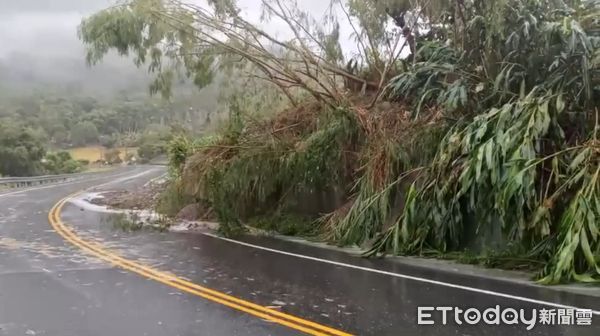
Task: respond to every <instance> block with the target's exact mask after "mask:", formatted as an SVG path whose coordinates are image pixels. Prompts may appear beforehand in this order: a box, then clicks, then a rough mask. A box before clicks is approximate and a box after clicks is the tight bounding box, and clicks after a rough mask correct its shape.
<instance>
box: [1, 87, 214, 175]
mask: <svg viewBox="0 0 600 336" xmlns="http://www.w3.org/2000/svg"><path fill="white" fill-rule="evenodd" d="M3 94H5V95H6V98H4V99H2V100H0V127H1V128H0V131H1V134H0V141H1V143H2V146H1V148H0V156H1V158H2V160H1V161H2V164H1V167H0V174H3V175H34V174H45V173H54V172H69V171H72V170H74V169H75V166H74V165H73V164H72V163H70V167H65V168H68V169H66V170H65V171H61V170H60V169H58V168H57V167H61V166H60V165H59V166H52V167H49V166H47V165H44V164H42V161H43V160H42V159H44V155H45V153H46V152H54V151H58V152H60V151H61V150H62V149H65V150H67V149H71V148H73V147H97V146H103V147H105V148H108V149H111V148H114V147H140V148H141V151H140V153H139V155H140V158H141V159H142V162H144V161H149V160H151V159H153V158H155V157H156V156H159V155H162V154H166V147H167V143H168V141H169V140H170V139H171V137H172V134H176V133H181V132H191V128H192V127H195V130H194V132H201V131H202V130H203V126H202V125H204V124H205V118H206V116H207V112H206V111H205V110H204V108H203V107H202V106H212V103H207V104H196V103H195V102H196V99H197V98H195V97H187V98H186V97H179V99H178V100H177V102H176V103H175V102H166V101H162V100H160V99H153V98H148V97H145V96H143V97H141V98H140V97H138V98H127V97H121V98H119V97H115V98H113V99H112V100H108V99H107V100H96V99H94V98H90V97H79V96H72V95H70V94H67V93H60V92H51V91H50V90H48V93H46V94H44V95H41V94H40V95H38V94H35V95H24V94H22V93H18V92H13V93H6V92H4V93H3ZM213 100H216V99H214V98H213ZM190 105H194V106H201V108H197V107H196V108H192V107H191V106H190ZM191 120H193V122H191ZM109 155H110V153H109ZM123 156H124V155H123ZM47 159H48V160H49V161H52V162H54V161H55V158H54V157H49V158H47ZM123 159H125V157H122V158H121V160H123ZM97 160H100V158H97V159H95V160H90V161H91V163H95V161H97ZM106 161H108V162H109V163H119V160H113V159H111V160H106ZM46 168H47V169H46ZM57 169H58V170H57Z"/></svg>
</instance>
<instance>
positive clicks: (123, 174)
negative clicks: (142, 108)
mask: <svg viewBox="0 0 600 336" xmlns="http://www.w3.org/2000/svg"><path fill="white" fill-rule="evenodd" d="M152 170H153V169H148V170H145V171H142V173H138V174H135V175H132V176H127V175H129V174H133V173H134V172H136V171H135V170H134V171H129V172H124V173H119V174H115V175H110V174H107V175H104V176H95V177H93V178H91V179H81V180H75V181H69V182H63V183H50V184H48V185H44V186H41V187H32V188H26V189H20V190H16V191H11V192H7V193H4V194H0V198H2V197H5V196H11V195H18V194H24V193H26V192H29V191H36V190H42V189H49V188H55V187H62V186H68V185H71V184H75V183H81V182H89V181H96V180H100V179H103V178H107V177H112V178H120V177H122V176H127V179H132V178H136V177H139V176H141V175H145V174H148V173H149V172H151V171H152ZM115 182H118V181H110V182H108V183H103V184H101V185H97V186H92V187H90V188H86V189H85V190H88V189H93V188H100V187H104V186H105V185H109V184H112V183H115Z"/></svg>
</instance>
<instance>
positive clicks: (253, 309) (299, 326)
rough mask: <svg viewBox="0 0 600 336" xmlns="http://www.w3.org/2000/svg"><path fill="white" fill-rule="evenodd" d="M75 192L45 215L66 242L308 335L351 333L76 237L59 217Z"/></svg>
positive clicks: (201, 295)
mask: <svg viewBox="0 0 600 336" xmlns="http://www.w3.org/2000/svg"><path fill="white" fill-rule="evenodd" d="M74 196H75V194H74V195H71V196H67V197H65V198H63V199H62V200H60V201H59V202H58V203H56V204H55V205H54V206H53V207H52V209H51V210H50V213H49V214H48V220H49V221H50V224H51V225H52V228H53V229H54V230H55V231H56V232H57V233H58V234H59V235H61V236H62V237H63V238H64V239H65V240H66V241H68V242H70V243H71V244H73V245H75V246H77V247H79V248H80V249H82V250H84V251H85V252H87V253H89V254H91V255H93V256H95V257H97V258H99V259H101V260H104V261H106V262H108V263H110V264H112V265H114V266H118V267H120V268H123V269H126V270H128V271H131V272H133V273H137V274H139V275H141V276H144V277H146V278H149V279H152V280H155V281H158V282H160V283H163V284H165V285H167V286H171V287H173V288H177V289H179V290H181V291H183V292H186V293H190V294H193V295H196V296H200V297H202V298H204V299H207V300H210V301H213V302H216V303H219V304H222V305H224V306H227V307H230V308H233V309H236V310H239V311H242V312H245V313H248V314H250V315H254V316H256V317H259V318H261V319H264V320H267V321H271V322H274V323H278V324H280V325H283V326H286V327H289V328H292V329H295V330H298V331H301V332H304V333H306V334H308V335H318V336H331V335H335V336H350V335H351V334H348V333H345V332H343V331H340V330H336V329H333V328H331V327H327V326H324V325H321V324H318V323H316V322H312V321H308V320H305V319H302V318H299V317H296V316H293V315H289V314H286V313H282V312H280V311H277V310H274V309H269V308H267V307H264V306H261V305H258V304H255V303H252V302H249V301H246V300H242V299H239V298H236V297H233V296H231V295H227V294H225V293H222V292H219V291H216V290H213V289H210V288H206V287H203V286H200V285H198V284H195V283H193V282H189V281H187V280H185V279H182V278H179V277H177V276H175V275H173V274H170V273H167V272H164V271H160V270H157V269H154V268H152V267H150V266H147V265H143V264H140V263H138V262H135V261H132V260H128V259H125V258H123V257H121V256H119V255H118V254H116V253H114V252H112V251H109V250H107V249H106V248H104V247H103V246H102V245H100V244H98V243H96V242H90V241H86V240H84V239H82V238H81V237H79V236H77V235H76V234H75V232H73V230H71V229H70V228H69V227H67V226H66V225H65V224H64V223H63V222H62V220H61V219H60V213H61V210H62V208H63V206H64V205H65V203H66V202H67V201H68V200H69V199H71V198H72V197H74Z"/></svg>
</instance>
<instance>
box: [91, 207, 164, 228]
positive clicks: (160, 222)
mask: <svg viewBox="0 0 600 336" xmlns="http://www.w3.org/2000/svg"><path fill="white" fill-rule="evenodd" d="M102 221H103V222H105V223H108V224H110V225H111V226H112V228H113V229H114V230H117V231H123V232H137V231H141V230H142V229H149V230H154V231H159V232H162V231H165V230H167V229H168V228H169V226H170V225H171V221H169V220H168V218H167V217H165V216H159V218H157V219H154V220H150V219H144V218H142V217H141V216H140V215H139V214H138V213H136V212H134V211H129V212H127V213H116V214H110V215H108V216H107V217H104V218H103V219H102Z"/></svg>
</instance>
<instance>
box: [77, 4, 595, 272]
mask: <svg viewBox="0 0 600 336" xmlns="http://www.w3.org/2000/svg"><path fill="white" fill-rule="evenodd" d="M262 3H263V10H264V13H263V14H264V15H263V17H264V18H265V19H266V20H267V21H268V20H269V19H277V20H279V21H280V22H283V23H285V24H286V25H287V27H288V28H289V30H290V33H291V34H292V36H293V37H292V38H291V39H290V40H280V39H277V38H276V36H274V35H270V33H269V32H268V31H265V30H264V29H262V28H261V27H260V26H257V25H255V24H253V23H251V22H248V21H247V20H246V19H245V18H243V17H242V16H241V14H240V13H241V12H240V11H239V10H238V9H237V7H236V3H235V1H231V0H228V1H223V0H220V1H219V0H216V1H210V4H211V7H210V8H202V7H199V6H195V5H191V4H186V3H181V2H179V1H171V0H162V1H156V0H132V1H128V2H126V3H124V4H123V5H121V6H117V7H112V8H111V9H108V10H105V11H102V12H100V13H98V14H96V15H94V16H92V17H91V18H89V19H86V20H85V21H84V22H83V23H82V26H81V29H80V36H81V38H82V40H83V41H84V43H86V45H87V47H88V61H90V62H91V63H95V62H97V61H99V60H100V59H101V58H102V57H103V56H104V55H105V54H106V53H107V52H108V51H109V50H111V49H114V50H117V51H118V52H119V53H121V54H122V55H133V56H134V58H135V62H136V63H137V64H138V65H146V66H147V67H148V69H149V71H150V72H152V73H154V74H155V75H156V81H155V82H154V83H153V84H152V86H151V91H153V92H161V93H162V94H163V95H164V96H165V97H168V96H169V95H170V94H171V93H172V92H171V88H172V84H173V81H174V79H175V78H177V76H178V74H181V75H183V77H187V78H190V79H192V80H193V81H194V82H195V83H196V84H197V85H198V86H200V87H204V86H205V85H208V84H209V83H210V82H211V81H212V80H214V77H215V73H227V74H233V75H232V76H230V77H232V78H236V79H237V81H233V82H231V83H228V84H230V86H229V90H228V94H229V98H228V100H227V102H228V112H229V117H228V119H227V120H226V121H225V122H224V123H222V125H221V126H220V128H218V129H217V130H216V132H215V134H213V135H211V136H210V137H204V138H201V139H194V138H190V137H176V138H175V139H174V140H173V141H172V142H171V143H170V145H169V147H168V153H169V157H170V160H171V172H172V176H173V182H172V183H173V186H174V187H173V189H171V190H170V193H171V194H173V193H174V192H175V193H176V192H177V191H179V192H181V195H180V196H177V197H178V199H179V200H181V199H183V197H189V198H190V199H193V201H195V202H199V203H203V204H208V205H210V206H211V207H212V208H213V210H214V211H215V213H216V215H217V216H218V218H219V221H220V222H221V229H222V231H223V233H225V234H232V233H235V232H238V231H239V230H241V229H243V227H244V224H251V225H255V226H258V227H261V228H265V229H268V230H276V231H279V232H282V233H286V234H301V235H306V234H312V235H315V236H317V237H318V238H321V239H324V240H327V241H330V242H333V243H336V244H339V245H359V246H361V247H363V248H365V251H366V255H368V256H374V255H383V254H386V253H392V254H410V255H423V256H438V257H456V258H458V259H459V260H464V261H470V262H481V263H485V264H487V265H493V266H496V267H501V266H505V267H517V265H518V267H523V264H526V265H527V266H528V267H530V268H532V269H535V270H537V271H538V272H539V273H538V280H539V281H540V282H541V283H545V284H555V283H561V282H568V281H583V282H599V281H600V220H599V217H600V140H599V139H598V133H599V130H600V122H599V119H600V115H599V110H598V107H599V104H598V102H600V51H599V50H600V48H599V46H600V19H599V18H600V2H599V1H597V0H558V1H555V0H537V1H533V0H501V1H482V0H463V1H452V2H449V1H441V0H440V1H419V0H415V1H404V0H389V1H353V0H348V1H332V6H331V8H332V10H331V11H330V13H329V14H328V15H326V17H325V18H324V19H323V20H322V21H318V20H315V19H312V18H311V17H310V15H308V14H307V13H306V12H304V11H302V9H300V8H298V7H297V6H296V5H295V4H294V3H293V2H291V1H284V0H264V1H262ZM391 19H393V22H394V24H395V25H396V29H387V28H386V22H388V21H390V20H391ZM341 20H346V24H349V25H350V26H351V27H352V29H353V31H354V33H355V34H354V36H353V38H354V40H355V42H356V46H357V51H356V52H355V54H353V58H350V59H347V58H346V57H347V55H348V54H349V52H348V51H344V50H342V49H341V44H340V43H339V39H340V25H339V23H340V21H341ZM215 33H216V34H217V35H218V36H221V37H220V38H214V36H215ZM164 41H169V42H172V43H166V44H165V43H163V42H164ZM215 55H220V56H219V57H217V56H215ZM149 151H151V150H150V149H149ZM171 211H173V210H171ZM173 212H174V211H173Z"/></svg>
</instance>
